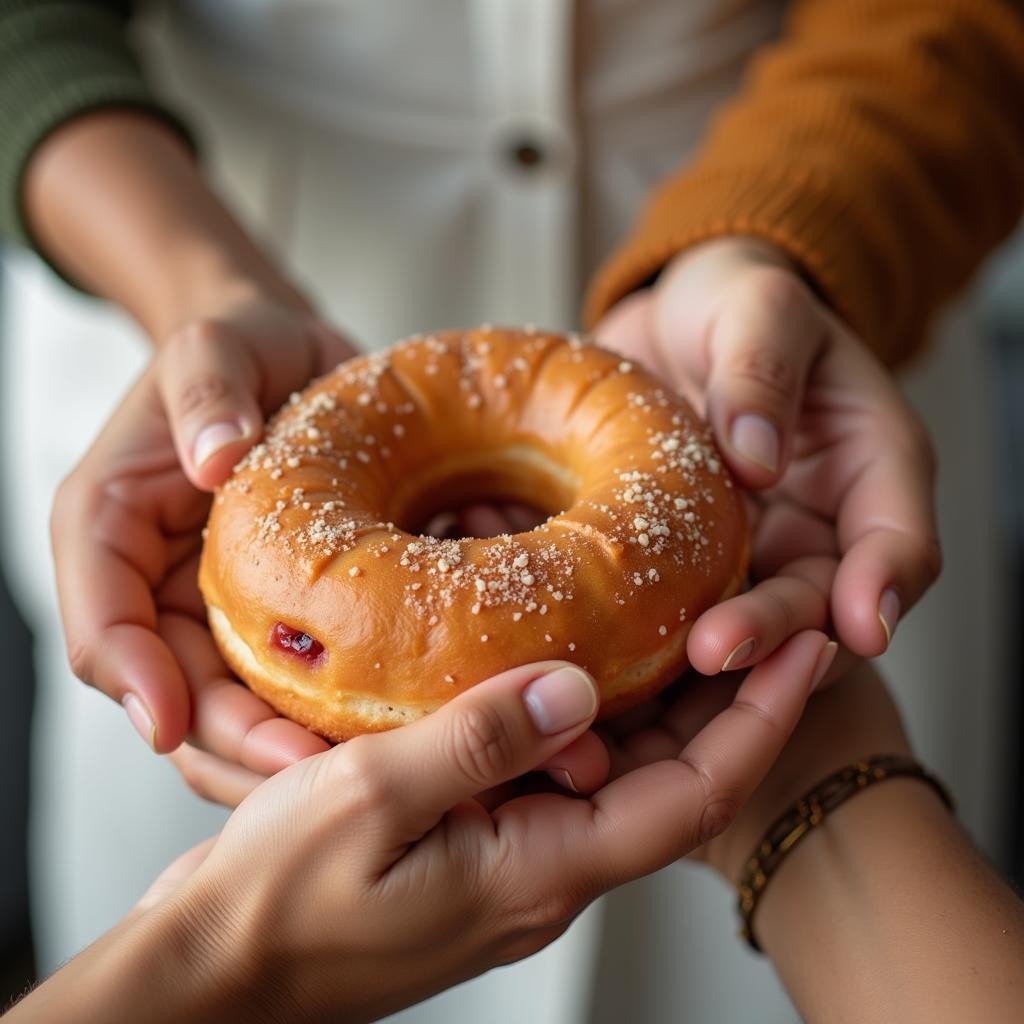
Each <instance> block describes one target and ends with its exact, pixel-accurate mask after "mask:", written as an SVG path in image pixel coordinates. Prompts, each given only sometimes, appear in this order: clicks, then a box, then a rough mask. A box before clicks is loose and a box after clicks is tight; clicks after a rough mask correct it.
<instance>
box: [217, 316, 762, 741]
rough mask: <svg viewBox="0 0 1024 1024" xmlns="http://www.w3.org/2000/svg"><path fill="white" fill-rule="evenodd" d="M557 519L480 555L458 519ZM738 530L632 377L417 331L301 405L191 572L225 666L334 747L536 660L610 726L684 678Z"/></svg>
mask: <svg viewBox="0 0 1024 1024" xmlns="http://www.w3.org/2000/svg"><path fill="white" fill-rule="evenodd" d="M481 500H501V501H514V502H524V503H527V504H530V505H532V506H534V507H536V508H539V509H540V510H541V512H542V513H543V514H545V515H547V516H548V518H547V519H546V520H545V521H544V522H543V523H541V524H540V525H539V526H537V527H536V528H535V529H533V530H531V531H529V532H525V533H517V534H505V535H501V536H497V537H491V538H473V537H466V538H458V537H457V538H447V539H446V538H439V537H434V536H428V535H425V534H424V533H423V532H422V529H423V526H424V524H426V523H428V522H429V521H430V520H431V518H432V517H434V516H436V515H437V514H438V513H439V512H442V511H445V510H452V509H458V508H459V507H460V506H464V505H465V504H467V503H470V502H476V501H481ZM748 550H749V535H748V529H747V524H746V519H745V515H744V510H743V505H742V501H741V498H740V494H739V491H738V489H737V488H735V487H734V485H733V482H732V480H731V479H730V477H729V474H728V473H727V471H726V469H725V467H724V465H723V463H722V461H721V458H720V457H719V454H718V453H717V451H716V449H715V447H714V445H713V443H712V440H711V437H710V433H709V431H708V430H707V428H706V427H705V426H704V425H703V424H702V423H701V421H700V420H699V418H698V417H697V415H696V414H695V413H694V411H693V410H692V409H691V408H690V407H689V406H688V405H687V404H686V403H685V402H684V401H683V400H682V399H681V398H680V397H679V396H678V395H676V394H674V393H673V392H672V391H670V390H669V389H667V388H666V387H665V386H664V385H663V384H661V383H660V382H659V381H658V380H657V379H655V378H654V377H652V376H651V375H649V374H648V373H647V372H645V371H644V370H643V369H641V367H639V366H638V365H636V364H634V363H631V362H629V361H624V360H623V359H622V358H621V357H620V356H618V355H615V354H613V353H611V352H608V351H606V350H604V349H601V348H599V347H597V346H595V345H593V344H589V343H587V342H585V341H583V340H582V339H580V338H579V337H576V336H563V335H559V334H552V333H543V332H539V331H536V330H511V329H497V328H492V327H488V326H484V327H480V328H477V329H475V330H469V331H446V332H439V333H437V334H431V335H428V336H414V337H413V338H411V339H408V340H406V341H404V342H401V343H399V344H398V345H397V346H395V347H394V348H392V349H390V350H389V351H386V352H383V353H375V354H372V355H367V356H362V357H359V358H356V359H353V360H351V361H349V362H346V363H343V364H341V365H340V366H339V367H338V368H337V369H336V370H334V371H333V372H331V373H329V374H328V375H326V376H325V377H322V378H321V379H319V380H318V381H316V382H314V383H313V384H312V385H311V386H310V387H309V388H308V389H307V390H306V391H304V392H303V393H301V394H294V395H292V396H291V399H290V401H289V402H288V403H287V404H286V405H285V407H284V408H283V409H282V410H281V411H280V412H279V413H278V414H277V415H276V416H275V417H274V419H273V420H272V421H271V422H270V423H269V424H268V428H267V432H266V434H265V436H264V437H263V439H262V441H261V443H259V444H257V445H256V446H255V447H253V448H252V449H251V450H250V452H249V454H248V455H247V456H246V457H245V458H244V459H243V460H242V462H241V463H239V465H238V466H237V467H236V468H235V471H234V473H233V475H232V476H231V477H230V479H229V480H228V481H227V482H226V483H225V484H224V485H223V486H222V487H221V488H220V489H219V491H218V492H217V494H216V495H215V497H214V500H213V503H212V505H211V512H210V517H209V521H208V524H207V529H206V534H205V542H204V546H203V551H202V557H201V561H200V570H199V584H200V589H201V591H202V594H203V597H204V599H205V601H206V605H207V610H208V616H209V624H210V628H211V631H212V633H213V636H214V638H215V640H216V643H217V646H218V648H219V649H220V651H221V653H222V655H223V657H224V659H225V660H226V662H227V664H228V665H229V666H230V667H231V669H232V670H233V671H234V672H235V673H236V674H237V675H238V676H239V678H240V679H242V680H243V681H244V682H245V683H246V684H247V685H248V686H249V687H250V688H251V689H252V690H253V692H255V693H256V694H257V695H258V696H260V697H261V698H262V699H263V700H265V701H266V702H267V703H268V704H270V705H271V707H273V708H274V709H275V710H276V711H277V712H278V713H280V714H281V715H284V716H285V717H287V718H290V719H292V720H294V721H296V722H299V723H301V724H302V725H305V726H307V727H308V728H309V729H311V730H313V731H314V732H316V733H318V734H320V735H322V736H324V737H326V738H328V739H330V740H333V741H341V740H344V739H348V738H350V737H352V736H355V735H357V734H360V733H366V732H376V731H381V730H384V729H390V728H393V727H396V726H400V725H402V724H404V723H407V722H410V721H414V720H415V719H418V718H420V717H421V716H423V715H425V714H428V713H429V712H430V711H433V710H435V709H436V708H437V707H439V706H440V705H441V704H443V703H444V702H445V701H447V700H450V699H451V698H452V697H454V696H455V695H456V694H459V693H461V692H462V691H464V690H466V689H467V688H469V687H471V686H473V685H474V684H475V683H477V682H480V681H481V680H483V679H486V678H488V677H490V676H492V675H495V674H497V673H499V672H502V671H504V670H506V669H509V668H512V667H513V666H516V665H522V664H526V663H529V662H537V661H547V660H552V659H564V660H567V661H571V662H574V663H576V664H578V665H581V666H582V667H584V668H585V669H586V670H587V671H588V672H590V674H591V675H592V676H593V678H594V679H595V680H596V682H597V685H598V687H599V689H600V692H601V698H602V702H601V710H600V715H601V717H604V718H607V717H609V716H612V715H615V714H618V713H619V712H622V711H625V710H626V709H628V708H630V707H632V706H633V705H635V704H638V703H639V702H641V701H643V700H645V699H646V698H648V697H650V696H652V695H654V694H655V693H657V692H658V691H659V690H660V689H661V688H663V687H664V686H666V685H667V684H668V683H669V682H671V681H672V680H673V679H675V678H676V677H677V676H678V675H679V673H680V672H681V671H682V670H683V669H684V668H685V667H686V664H687V662H686V636H687V633H688V632H689V629H690V626H691V624H692V622H693V620H694V619H695V618H696V617H697V616H698V615H700V613H701V612H703V611H704V610H705V609H707V608H708V607H710V606H711V605H713V604H715V603H716V602H718V601H720V600H723V599H724V598H726V597H728V596H731V595H732V594H734V593H736V592H737V591H738V590H739V588H740V586H741V584H742V581H743V579H744V577H745V573H746V568H747V559H748Z"/></svg>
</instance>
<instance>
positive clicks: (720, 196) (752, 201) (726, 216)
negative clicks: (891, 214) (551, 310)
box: [584, 168, 920, 362]
mask: <svg viewBox="0 0 1024 1024" xmlns="http://www.w3.org/2000/svg"><path fill="white" fill-rule="evenodd" d="M857 216H863V211H855V210H854V209H853V204H852V202H851V201H850V200H849V199H848V198H846V197H844V195H843V194H842V193H841V192H840V190H839V185H838V183H837V177H836V176H830V177H829V178H828V179H827V180H826V179H825V178H824V177H823V176H822V175H817V176H816V175H814V174H812V173H811V172H809V171H807V170H805V169H801V168H791V169H786V171H785V173H784V174H783V175H782V176H780V177H771V176H766V175H759V174H758V173H757V172H756V171H755V170H754V169H753V168H742V169H732V170H729V171H725V170H718V171H711V170H708V171H702V170H700V169H696V170H694V171H692V172H691V173H689V174H686V175H684V176H683V177H681V178H676V179H674V180H672V181H671V182H670V183H669V184H668V185H666V186H665V187H663V188H662V190H661V191H660V192H659V193H658V194H657V195H656V196H655V197H654V199H653V200H652V201H651V203H650V204H649V205H648V207H647V209H646V210H645V211H644V213H643V215H642V216H641V218H640V220H639V222H638V223H637V225H636V227H635V229H634V230H633V232H632V234H631V236H630V237H629V238H628V239H627V241H626V242H625V244H624V245H623V246H622V247H621V248H620V249H618V251H617V252H615V253H614V254H613V255H612V256H611V258H610V259H609V260H608V261H607V262H606V263H605V264H604V265H603V266H602V267H601V268H600V269H599V270H598V272H597V274H596V275H595V277H594V279H593V281H592V282H591V285H590V288H589V290H588V294H587V297H586V301H585V305H584V322H585V324H586V325H587V326H588V328H592V327H593V326H594V325H595V324H596V323H597V321H598V320H600V318H601V317H602V316H603V315H604V314H605V313H606V312H607V311H608V310H609V309H610V308H611V307H612V306H613V305H615V303H616V302H618V301H619V300H620V299H622V298H623V297H624V296H626V295H627V294H629V293H630V292H632V291H635V290H636V289H637V288H640V287H643V286H644V285H646V284H649V283H650V282H651V280H652V279H653V278H655V277H656V276H657V275H658V274H659V273H660V272H661V270H662V269H663V268H664V267H665V265H666V264H667V263H668V262H669V261H670V260H671V259H672V258H673V257H674V256H676V255H678V254H679V253H681V252H683V251H684V250H685V249H687V248H690V247H691V246H694V245H696V244H697V243H699V242H703V241H707V240H708V239H711V238H719V237H723V236H727V235H744V236H749V237H754V238H760V239H763V240H765V241H768V242H771V243H773V244H774V245H776V246H778V247H779V248H780V249H782V250H783V251H784V252H785V253H786V254H787V255H788V256H789V258H790V259H792V260H793V261H794V262H796V263H797V264H799V265H800V267H801V269H802V271H803V272H804V274H805V275H806V276H807V277H808V278H809V280H810V281H811V283H812V284H813V285H814V287H815V288H816V289H817V290H818V291H819V293H820V294H821V295H822V296H823V298H824V299H825V301H827V302H828V303H829V304H830V305H831V306H832V307H833V308H834V309H835V311H836V312H837V313H838V314H839V315H840V316H841V317H842V318H843V319H844V320H846V321H847V323H849V324H850V325H851V326H852V327H853V329H854V330H855V331H857V332H858V333H859V334H860V335H861V337H862V338H863V339H864V340H865V341H866V342H867V343H868V344H869V345H870V347H871V348H872V349H873V350H874V351H875V352H876V353H877V354H878V355H879V356H880V357H881V358H882V359H884V360H885V361H886V362H893V361H895V360H896V359H898V358H899V356H900V355H901V354H902V351H905V348H904V346H903V345H901V344H899V340H898V339H897V338H896V337H894V334H893V331H892V327H893V326H894V325H891V324H888V323H886V318H885V312H884V310H885V306H886V305H887V301H886V298H885V296H884V295H881V294H879V283H878V281H877V279H876V278H875V277H874V276H873V275H869V274H868V273H867V272H866V268H867V267H869V266H870V265H871V261H870V257H869V256H868V254H866V253H863V252H859V251H858V250H857V244H856V239H857V238H858V237H860V235H861V232H859V231H856V230H851V227H852V222H853V221H854V219H855V218H856V217H857ZM904 326H909V325H904ZM913 330H917V331H919V330H920V325H915V326H914V328H913V329H911V330H909V331H901V334H902V335H903V340H905V341H907V342H910V343H912V340H913V339H912V338H910V337H907V334H908V333H909V334H912V333H913ZM907 347H910V345H909V344H908V345H907ZM901 350H902V351H901Z"/></svg>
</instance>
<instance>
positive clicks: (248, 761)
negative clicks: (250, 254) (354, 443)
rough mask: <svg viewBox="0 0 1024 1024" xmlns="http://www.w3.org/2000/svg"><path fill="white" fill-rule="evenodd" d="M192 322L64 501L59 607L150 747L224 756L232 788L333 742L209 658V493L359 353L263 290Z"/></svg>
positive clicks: (97, 679)
mask: <svg viewBox="0 0 1024 1024" xmlns="http://www.w3.org/2000/svg"><path fill="white" fill-rule="evenodd" d="M183 319H184V322H183V324H182V325H181V326H178V327H176V328H174V329H172V330H171V331H170V332H169V333H168V335H167V336H166V338H165V339H164V340H162V342H161V344H160V346H159V350H158V352H157V354H156V356H155V357H154V359H153V362H152V364H151V365H150V367H149V368H148V369H147V370H146V372H145V373H144V374H143V376H142V377H141V378H140V380H139V381H138V383H137V384H136V385H135V386H134V387H133V388H132V390H131V391H130V392H129V394H128V395H127V396H126V398H125V399H124V401H123V402H122V404H121V406H120V407H119V408H118V410H117V411H116V413H115V414H114V416H113V417H112V419H111V420H110V421H109V423H108V424H107V426H106V427H105V428H104V430H103V431H102V433H101V434H100V436H99V437H98V439H97V440H96V442H95V443H94V444H93V446H92V448H91V449H90V450H89V452H88V454H87V455H86V457H85V458H84V460H83V461H82V462H81V463H80V464H79V465H78V466H77V467H76V469H75V470H74V471H73V472H72V473H71V475H70V476H69V477H68V478H67V480H66V481H65V482H64V483H63V485H62V486H61V488H60V491H59V492H58V495H57V499H56V502H55V505H54V510H53V518H52V536H53V546H54V555H55V559H56V568H57V579H58V585H59V590H60V598H61V610H62V613H63V617H64V624H65V631H66V635H67V643H68V651H69V654H70V658H71V664H72V667H73V669H74V671H75V673H76V674H77V675H78V676H79V677H80V678H82V679H84V680H85V681H87V682H89V683H91V684H93V685H94V686H96V687H97V688H98V689H100V690H102V691H103V692H104V693H105V694H107V696H109V697H111V698H112V699H113V700H116V701H118V702H119V703H121V704H123V705H124V708H125V710H126V712H127V714H128V717H129V718H130V719H131V721H132V723H133V724H134V725H135V727H136V729H138V731H139V732H140V734H141V735H142V736H143V739H144V740H145V741H146V742H147V743H148V744H150V745H151V746H152V747H153V748H154V749H155V750H156V751H157V752H159V753H166V752H168V751H172V750H174V749H175V748H177V747H178V746H179V744H181V743H182V741H183V740H185V739H186V738H188V737H191V738H192V740H193V742H195V743H196V744H197V745H199V746H200V747H202V748H204V750H205V751H207V752H209V753H208V754H206V755H205V756H206V757H207V758H208V759H212V758H213V757H216V758H218V759H222V760H223V762H224V764H223V766H222V767H223V770H224V772H226V773H227V775H228V777H229V781H228V782H227V783H225V784H226V785H234V786H235V787H236V788H237V785H238V784H240V783H243V782H244V785H245V787H246V788H248V787H250V786H251V784H252V783H253V782H254V781H256V780H258V779H259V778H261V777H262V776H263V775H264V774H266V773H268V772H271V771H275V770H277V769H279V768H281V767H283V766H284V765H285V764H289V763H291V762H292V761H294V760H296V759H298V758H300V757H304V756H307V755H309V754H312V753H316V752H318V751H321V750H323V749H325V747H326V744H324V743H323V741H321V740H320V739H318V738H317V737H315V736H313V735H312V734H310V733H309V732H307V731H306V730H305V729H303V728H301V727H300V726H298V725H295V724H294V723H291V722H288V721H285V720H284V719H280V718H278V717H277V715H276V714H275V713H274V712H273V711H271V709H270V708H269V707H267V705H265V704H264V703H263V702H262V701H260V700H259V699H258V698H256V697H255V696H253V695H252V694H251V693H250V692H249V691H247V690H246V689H244V688H243V687H241V686H239V685H237V684H236V683H234V682H233V681H231V680H230V677H229V676H228V675H226V674H224V673H222V672H221V671H220V670H219V669H218V667H217V664H216V659H215V658H214V659H212V660H211V659H210V658H209V657H207V656H206V655H207V654H208V653H209V652H210V651H212V642H211V640H210V637H209V632H208V630H207V629H206V617H205V609H204V607H203V604H202V601H201V600H200V597H199V592H198V589H197V586H196V567H197V562H198V556H199V549H200V546H201V530H202V528H203V526H204V524H205V522H206V517H207V514H208V511H209V506H210V496H209V494H208V493H206V492H207V491H209V490H211V489H212V488H213V487H214V486H215V485H216V484H218V483H219V482H220V481H221V480H222V479H223V478H224V477H226V476H227V474H228V473H229V472H230V469H231V467H232V466H233V465H234V463H235V462H237V461H238V459H239V458H240V457H241V456H242V455H243V454H244V453H245V452H246V451H247V450H248V448H249V447H250V446H251V445H252V444H253V443H254V442H255V441H256V440H257V439H258V438H259V436H260V435H261V433H262V429H263V419H264V416H265V415H266V414H267V413H269V412H271V411H272V410H275V409H277V408H278V406H280V404H281V403H282V402H283V401H284V400H285V398H286V397H287V395H288V394H289V393H290V392H291V391H292V390H294V389H295V388H299V387H302V386H303V385H305V384H306V382H307V381H308V380H309V379H310V377H312V376H314V375H316V374H318V373H322V372H323V371H324V370H326V369H327V368H328V367H330V366H333V365H335V364H336V363H337V362H338V360H339V359H343V358H346V357H347V356H348V355H351V353H352V349H351V347H350V346H349V345H348V344H347V343H346V342H345V341H344V340H343V339H342V338H340V337H339V336H338V335H336V334H335V333H334V332H333V331H331V330H329V329H328V328H326V327H325V326H323V324H322V323H321V322H320V321H319V320H317V319H316V317H315V316H314V315H313V314H312V312H311V311H310V310H309V309H308V307H306V306H305V305H304V304H303V303H302V302H300V301H298V300H297V299H290V298H288V297H287V296H281V295H279V294H276V293H272V292H268V291H261V290H258V289H256V288H254V287H252V286H249V285H245V286H241V285H225V286H224V287H222V288H220V289H219V290H218V291H217V301H216V303H208V304H207V305H206V306H205V308H203V309H201V310H199V311H198V312H196V311H194V313H193V315H191V316H189V317H185V318H183ZM177 641H180V642H181V644H182V645H183V646H182V647H180V648H176V647H175V646H174V645H175V642H177ZM169 643H170V646H169ZM186 656H187V657H188V658H189V659H190V660H189V661H188V662H187V663H186V661H185V658H186ZM183 756H187V755H183ZM206 765H207V768H208V767H209V762H206ZM239 765H241V766H242V767H239Z"/></svg>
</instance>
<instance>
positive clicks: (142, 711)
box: [121, 693, 156, 750]
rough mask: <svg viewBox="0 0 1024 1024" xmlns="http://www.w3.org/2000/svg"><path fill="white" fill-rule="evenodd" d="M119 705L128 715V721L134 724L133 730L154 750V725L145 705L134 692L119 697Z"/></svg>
mask: <svg viewBox="0 0 1024 1024" xmlns="http://www.w3.org/2000/svg"><path fill="white" fill-rule="evenodd" d="M121 707H123V708H124V710H125V713H126V714H127V715H128V721H129V722H131V723H132V725H134V726H135V731H136V732H137V733H138V734H139V735H140V736H141V737H142V738H143V739H144V740H145V741H146V743H147V744H148V745H149V746H150V747H151V748H152V749H153V750H156V726H155V725H154V724H153V719H152V718H151V717H150V714H149V712H148V711H147V710H146V705H145V704H143V703H142V701H141V700H139V698H138V697H136V696H135V694H134V693H126V694H125V695H124V696H123V697H122V698H121Z"/></svg>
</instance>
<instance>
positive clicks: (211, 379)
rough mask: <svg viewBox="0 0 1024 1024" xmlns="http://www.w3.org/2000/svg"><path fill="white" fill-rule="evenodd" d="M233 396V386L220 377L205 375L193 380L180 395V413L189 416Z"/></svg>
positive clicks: (212, 374)
mask: <svg viewBox="0 0 1024 1024" xmlns="http://www.w3.org/2000/svg"><path fill="white" fill-rule="evenodd" d="M230 394H231V385H230V384H229V383H228V382H227V381H226V380H225V379H224V378H223V377H221V376H220V375H218V374H215V373H203V374H200V375H198V376H196V377H193V378H191V379H190V380H189V381H188V382H187V383H186V384H185V386H184V387H183V388H182V389H181V393H180V394H179V395H178V412H179V413H180V414H181V415H182V416H188V415H190V414H191V413H194V412H197V411H199V410H201V409H204V408H209V407H210V406H211V405H215V404H216V403H218V402H220V401H222V400H223V399H225V398H227V397H228V396H229V395H230Z"/></svg>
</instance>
